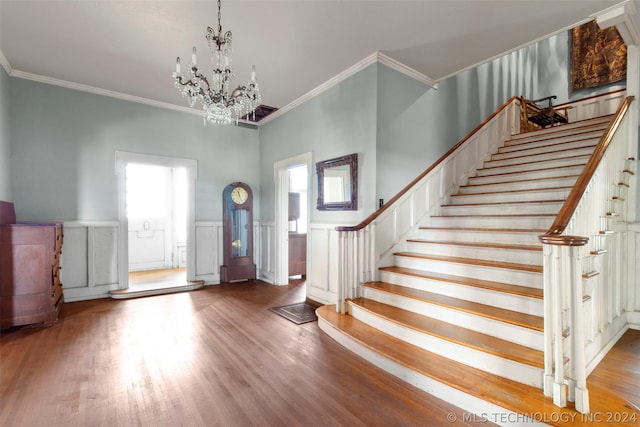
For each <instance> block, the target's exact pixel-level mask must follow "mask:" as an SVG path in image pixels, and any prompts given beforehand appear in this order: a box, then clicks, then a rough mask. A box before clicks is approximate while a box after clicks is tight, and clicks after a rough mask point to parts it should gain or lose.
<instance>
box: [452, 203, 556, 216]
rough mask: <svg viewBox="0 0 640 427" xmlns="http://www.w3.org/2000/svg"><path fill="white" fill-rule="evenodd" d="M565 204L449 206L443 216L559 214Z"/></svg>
mask: <svg viewBox="0 0 640 427" xmlns="http://www.w3.org/2000/svg"><path fill="white" fill-rule="evenodd" d="M563 204H564V202H554V203H549V202H540V203H514V204H511V203H503V204H500V203H498V204H492V205H490V204H487V205H447V206H442V209H441V211H440V213H441V215H445V216H446V215H500V214H507V215H508V214H518V213H522V212H526V213H528V214H557V213H558V212H560V209H561V208H562V205H563Z"/></svg>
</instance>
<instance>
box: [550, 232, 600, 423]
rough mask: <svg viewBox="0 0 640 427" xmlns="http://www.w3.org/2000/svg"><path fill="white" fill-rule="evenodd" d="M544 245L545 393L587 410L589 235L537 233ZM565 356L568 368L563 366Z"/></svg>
mask: <svg viewBox="0 0 640 427" xmlns="http://www.w3.org/2000/svg"><path fill="white" fill-rule="evenodd" d="M540 241H541V242H542V243H543V245H544V261H543V262H544V267H543V286H544V394H545V395H546V396H548V397H552V398H553V403H554V404H555V405H556V406H559V407H565V406H567V400H569V401H575V407H576V410H577V411H578V412H581V413H588V412H589V392H588V390H587V375H586V363H585V347H584V314H583V286H582V264H581V262H582V259H581V250H582V247H583V246H585V245H586V244H587V243H588V242H589V239H588V238H586V237H580V236H557V235H544V236H540ZM565 358H568V359H569V368H568V369H567V370H565Z"/></svg>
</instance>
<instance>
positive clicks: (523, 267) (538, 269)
mask: <svg viewBox="0 0 640 427" xmlns="http://www.w3.org/2000/svg"><path fill="white" fill-rule="evenodd" d="M394 255H396V256H404V257H409V258H420V259H430V260H434V261H445V262H455V263H460V264H469V265H478V266H485V267H495V268H507V269H511V270H520V271H528V272H531V273H542V266H541V265H528V264H517V263H512V262H502V261H491V260H485V259H474V258H461V257H451V256H442V255H426V254H420V253H416V252H396V253H394Z"/></svg>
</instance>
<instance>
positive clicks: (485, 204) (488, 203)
mask: <svg viewBox="0 0 640 427" xmlns="http://www.w3.org/2000/svg"><path fill="white" fill-rule="evenodd" d="M477 185H484V184H477ZM465 196H466V194H465ZM553 203H564V200H524V201H515V202H485V203H458V204H456V205H440V206H442V207H443V208H445V207H452V206H503V205H510V206H512V205H533V204H535V205H540V204H543V205H544V204H553Z"/></svg>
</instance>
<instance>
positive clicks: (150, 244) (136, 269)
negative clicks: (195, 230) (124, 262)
mask: <svg viewBox="0 0 640 427" xmlns="http://www.w3.org/2000/svg"><path fill="white" fill-rule="evenodd" d="M125 181H126V185H125V187H126V188H125V193H126V196H125V197H126V208H127V222H128V236H127V237H128V254H129V259H128V271H129V289H130V290H132V291H141V290H151V289H160V288H173V287H179V286H185V285H187V271H186V266H187V212H186V209H187V173H186V169H185V168H184V167H178V168H173V167H167V166H160V165H152V164H141V163H129V164H127V166H126V170H125Z"/></svg>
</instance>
